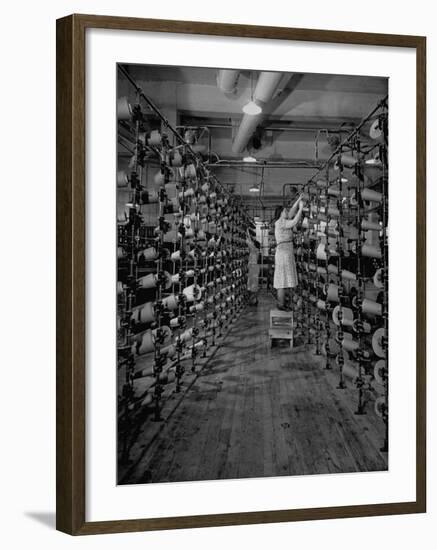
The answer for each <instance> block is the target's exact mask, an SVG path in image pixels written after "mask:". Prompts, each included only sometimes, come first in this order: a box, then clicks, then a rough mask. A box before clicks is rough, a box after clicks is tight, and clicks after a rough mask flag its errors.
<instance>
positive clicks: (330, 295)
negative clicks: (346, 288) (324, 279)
mask: <svg viewBox="0 0 437 550" xmlns="http://www.w3.org/2000/svg"><path fill="white" fill-rule="evenodd" d="M338 291H339V287H338V286H337V285H334V284H332V283H330V284H328V285H325V294H326V299H327V301H328V302H339V301H340V298H339V295H338Z"/></svg>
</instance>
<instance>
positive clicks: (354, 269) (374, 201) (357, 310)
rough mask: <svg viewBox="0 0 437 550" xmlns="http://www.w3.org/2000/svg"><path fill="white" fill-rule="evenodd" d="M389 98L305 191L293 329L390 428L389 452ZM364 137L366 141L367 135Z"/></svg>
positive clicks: (360, 406) (362, 409) (362, 407)
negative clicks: (349, 383)
mask: <svg viewBox="0 0 437 550" xmlns="http://www.w3.org/2000/svg"><path fill="white" fill-rule="evenodd" d="M387 118H388V116H387V101H386V99H384V100H383V101H381V102H380V103H379V104H378V105H377V107H376V108H375V109H374V110H373V111H372V112H371V113H370V114H369V116H368V117H365V118H364V119H363V121H362V122H361V123H360V124H359V125H358V126H357V127H356V128H355V129H354V130H353V131H352V132H351V133H350V134H349V135H348V136H347V137H346V138H345V139H344V140H343V142H342V143H341V144H340V145H339V146H338V147H337V149H336V150H335V151H334V153H333V154H332V155H331V157H330V158H329V159H328V160H327V161H326V163H325V165H324V166H323V167H322V169H321V170H320V171H319V172H318V173H317V174H316V176H314V177H313V178H312V179H311V180H310V181H309V182H308V183H307V184H305V185H304V186H302V187H303V197H304V199H305V201H306V206H305V208H304V214H305V215H304V218H303V220H302V226H301V228H298V230H297V231H296V232H295V249H296V263H297V271H298V277H299V284H300V289H301V292H300V293H295V294H294V298H293V299H294V311H295V322H296V331H297V333H298V334H299V336H300V337H301V338H302V339H303V341H304V342H306V343H311V344H312V343H314V344H315V354H317V355H319V354H321V353H324V355H325V368H326V369H328V370H331V369H333V368H336V369H337V371H338V385H337V387H338V389H344V388H346V386H347V384H346V379H347V378H350V379H352V380H353V384H354V385H355V387H356V388H357V396H358V397H357V408H356V413H357V414H360V415H361V414H365V413H366V405H367V403H368V401H369V400H371V399H372V400H373V401H374V408H375V412H376V413H377V415H378V416H380V417H381V418H382V419H383V421H384V423H385V437H384V442H383V445H382V450H384V451H386V450H387V448H388V367H387V365H388V233H387V227H388V162H387V150H388V128H387ZM365 130H366V131H367V135H364V131H365Z"/></svg>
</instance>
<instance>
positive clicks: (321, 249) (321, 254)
mask: <svg viewBox="0 0 437 550" xmlns="http://www.w3.org/2000/svg"><path fill="white" fill-rule="evenodd" d="M316 257H317V259H318V260H327V255H326V250H325V245H324V244H323V243H320V244H319V245H318V246H317V250H316Z"/></svg>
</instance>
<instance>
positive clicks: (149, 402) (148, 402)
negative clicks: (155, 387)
mask: <svg viewBox="0 0 437 550" xmlns="http://www.w3.org/2000/svg"><path fill="white" fill-rule="evenodd" d="M152 404H153V394H152V393H149V392H148V393H146V395H145V396H144V398H143V399H142V401H141V405H140V406H141V407H148V406H149V405H152Z"/></svg>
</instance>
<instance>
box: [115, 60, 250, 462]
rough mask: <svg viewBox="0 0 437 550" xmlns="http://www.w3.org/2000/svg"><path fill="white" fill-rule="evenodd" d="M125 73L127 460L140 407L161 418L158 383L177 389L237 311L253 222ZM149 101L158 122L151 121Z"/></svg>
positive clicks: (121, 306)
mask: <svg viewBox="0 0 437 550" xmlns="http://www.w3.org/2000/svg"><path fill="white" fill-rule="evenodd" d="M121 70H122V71H123V72H124V73H125V71H124V69H123V68H121ZM125 76H127V77H128V75H125ZM128 78H129V80H130V81H131V83H132V85H133V86H134V90H135V93H136V103H135V104H133V105H132V104H131V103H130V102H129V101H128V98H126V97H124V98H121V99H120V100H119V103H118V110H117V112H118V118H119V130H120V134H119V135H120V137H121V139H120V140H119V142H120V144H121V145H123V146H127V150H129V151H130V153H132V157H131V158H130V160H129V164H128V167H127V170H120V171H119V173H118V177H117V185H118V188H119V191H120V190H124V191H125V192H126V193H125V196H128V200H127V201H126V202H123V201H121V203H120V202H119V204H118V220H117V221H118V283H117V289H118V328H119V331H118V366H119V370H120V371H124V384H123V391H122V392H121V395H120V396H119V411H120V414H119V419H120V421H121V426H122V432H123V433H124V435H125V437H124V443H123V449H122V457H123V458H124V459H125V460H128V454H129V434H130V432H131V431H132V429H133V428H134V427H135V418H136V417H137V415H138V414H143V413H144V411H147V410H150V411H151V412H153V419H154V420H160V419H161V411H162V406H163V403H162V399H163V393H164V390H166V389H169V386H170V384H171V383H172V382H174V391H175V392H179V391H180V390H181V386H182V379H183V375H184V372H185V367H184V362H185V361H186V360H191V371H192V372H194V371H195V370H196V361H197V358H198V357H199V356H200V355H201V356H203V357H206V355H207V349H208V347H210V346H215V345H216V344H217V339H218V338H220V337H221V336H222V334H223V333H224V332H225V330H226V328H227V327H228V326H229V325H230V323H232V322H233V321H234V320H235V319H236V318H237V316H238V315H239V313H240V312H241V310H242V308H243V306H244V302H245V299H246V281H247V264H248V261H247V255H248V248H247V242H246V233H247V231H248V230H252V227H251V226H252V224H251V222H250V220H249V217H248V214H247V212H246V210H245V209H244V207H243V205H242V203H241V202H240V201H239V200H238V199H237V198H236V197H234V196H233V195H231V194H230V193H228V192H227V190H226V189H225V188H224V187H223V186H222V185H221V184H220V182H219V181H218V180H217V179H216V178H215V177H214V176H213V175H212V174H211V173H210V172H209V171H208V169H207V168H206V167H205V165H204V163H203V162H202V158H201V156H200V154H199V153H198V152H197V151H196V149H195V147H193V144H192V143H190V139H189V136H187V135H186V134H185V135H181V134H179V132H177V131H176V130H175V129H174V128H173V127H172V126H171V125H170V124H169V123H168V121H167V119H166V118H165V117H164V116H163V115H162V113H161V112H160V111H159V109H158V108H157V107H156V106H155V105H154V104H153V103H152V101H151V100H150V98H148V97H147V96H146V95H145V94H144V93H143V92H142V90H140V89H139V88H138V87H137V86H136V84H135V83H134V82H133V81H132V79H130V77H128ZM150 110H151V111H152V114H153V115H154V117H155V118H156V117H157V116H158V118H159V120H160V122H161V127H160V128H150V126H149V111H150ZM126 136H127V137H126ZM129 138H130V139H129ZM170 138H172V139H170ZM152 170H156V172H155V173H154V174H153V177H152V176H151V171H152ZM144 379H148V380H149V379H150V383H149V384H148V385H147V384H146V385H144ZM139 381H142V382H143V383H142V384H141V385H140V384H138V382H139ZM136 386H138V387H139V386H141V391H140V392H138V391H137V387H136ZM145 388H146V389H145ZM169 391H170V390H169Z"/></svg>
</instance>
